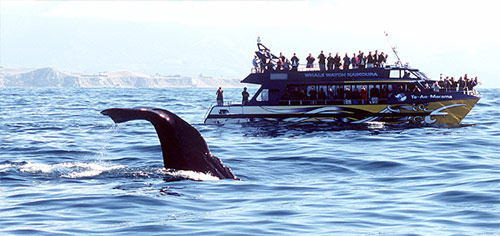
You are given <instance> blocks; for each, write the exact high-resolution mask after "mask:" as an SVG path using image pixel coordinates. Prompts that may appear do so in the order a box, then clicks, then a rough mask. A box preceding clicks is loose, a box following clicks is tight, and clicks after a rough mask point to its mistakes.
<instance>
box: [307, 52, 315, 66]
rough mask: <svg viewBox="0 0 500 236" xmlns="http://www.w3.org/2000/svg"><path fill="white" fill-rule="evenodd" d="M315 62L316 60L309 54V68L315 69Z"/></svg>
mask: <svg viewBox="0 0 500 236" xmlns="http://www.w3.org/2000/svg"><path fill="white" fill-rule="evenodd" d="M314 60H316V59H315V58H314V57H313V56H312V55H311V53H309V56H308V57H307V58H306V61H307V66H306V67H307V68H313V67H314Z"/></svg>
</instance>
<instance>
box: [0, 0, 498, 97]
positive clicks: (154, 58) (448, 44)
mask: <svg viewBox="0 0 500 236" xmlns="http://www.w3.org/2000/svg"><path fill="white" fill-rule="evenodd" d="M499 6H500V2H499V3H497V1H485V0H476V1H447V0H444V1H438V0H432V1H431V0H423V1H401V0H377V1H369V0H358V1H335V0H332V1H227V0H226V1H210V0H205V1H169V0H164V1H158V0H157V1H131V0H128V1H118V0H114V1H28V0H22V1H17V0H16V1H14V0H0V66H2V67H4V68H18V67H53V68H56V69H59V70H63V71H73V72H88V73H97V72H105V71H116V70H129V71H134V72H140V73H144V74H147V75H155V74H160V75H183V76H198V75H200V74H202V75H204V76H214V77H230V78H239V79H243V78H244V77H245V76H246V75H247V74H248V73H249V72H250V69H251V60H252V58H253V53H254V51H255V50H256V39H257V37H258V36H260V37H261V38H262V40H263V43H264V44H265V45H266V46H268V47H269V48H270V49H271V50H272V51H273V52H274V53H275V54H278V53H279V52H283V53H284V55H285V56H288V57H290V56H291V54H293V53H294V52H295V53H297V55H298V56H299V58H302V62H303V61H304V59H305V57H306V56H307V55H308V54H309V53H312V54H313V55H315V56H317V55H318V54H319V52H320V51H321V50H324V51H325V52H326V53H329V52H332V53H336V52H339V53H340V54H345V53H346V52H348V53H349V54H350V55H351V54H352V53H353V52H357V51H358V50H362V51H365V52H368V51H374V50H376V49H378V50H379V51H384V52H386V53H389V61H390V62H394V60H395V59H396V57H395V56H394V54H393V53H392V51H391V46H390V45H391V44H392V45H395V46H396V48H397V51H398V53H399V55H400V57H401V59H402V61H403V63H406V62H408V63H409V64H410V66H412V67H415V68H418V69H420V70H421V71H423V72H425V73H426V74H427V75H429V76H430V77H431V78H434V79H438V78H439V75H440V74H441V73H442V74H443V75H444V76H447V75H448V76H455V77H459V76H461V75H463V74H465V73H468V74H469V76H478V77H479V80H480V81H481V82H482V87H497V88H498V87H500V71H499V70H497V68H498V60H499V59H498V55H500V30H499V29H498V27H497V24H498V23H500V14H498V13H497V10H498V9H499ZM384 32H388V34H389V39H390V42H392V43H391V44H390V43H388V40H387V39H386V37H385V34H384Z"/></svg>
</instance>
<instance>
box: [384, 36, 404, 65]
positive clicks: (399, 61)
mask: <svg viewBox="0 0 500 236" xmlns="http://www.w3.org/2000/svg"><path fill="white" fill-rule="evenodd" d="M384 34H385V39H386V40H387V43H388V44H389V46H390V47H391V48H392V51H393V52H394V55H396V58H398V61H397V62H396V65H399V66H401V67H402V66H403V63H402V62H401V58H399V55H398V51H397V50H396V45H394V43H392V41H391V39H390V38H389V34H388V33H387V32H385V31H384ZM405 67H406V66H405Z"/></svg>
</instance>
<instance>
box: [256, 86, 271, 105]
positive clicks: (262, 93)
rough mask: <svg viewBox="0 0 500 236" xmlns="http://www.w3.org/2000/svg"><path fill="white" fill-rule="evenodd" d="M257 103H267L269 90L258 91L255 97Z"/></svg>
mask: <svg viewBox="0 0 500 236" xmlns="http://www.w3.org/2000/svg"><path fill="white" fill-rule="evenodd" d="M257 101H258V102H267V101H269V89H262V91H260V94H259V96H258V97H257Z"/></svg>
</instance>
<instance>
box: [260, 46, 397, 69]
mask: <svg viewBox="0 0 500 236" xmlns="http://www.w3.org/2000/svg"><path fill="white" fill-rule="evenodd" d="M387 56H388V55H387V54H384V52H381V53H379V52H378V50H375V53H372V52H371V51H370V52H368V54H367V55H366V54H365V53H364V52H362V51H359V52H358V54H356V53H353V54H352V56H351V57H349V54H348V53H345V56H344V57H341V56H340V55H339V53H338V52H337V53H336V54H335V56H332V53H328V57H327V56H325V54H324V52H323V51H321V52H320V54H319V55H318V56H317V57H313V56H312V54H311V53H309V56H308V57H307V58H306V62H307V63H306V68H314V62H315V61H316V59H318V65H319V70H320V71H333V70H347V69H357V68H375V67H384V65H385V64H386V63H387ZM299 61H300V59H299V58H298V57H297V54H296V53H294V54H293V56H292V57H291V58H290V59H288V58H286V57H285V56H284V55H283V53H281V52H280V55H279V57H278V58H276V62H275V61H273V60H272V56H271V54H270V53H268V52H265V53H264V56H263V57H261V58H259V57H257V56H255V57H254V59H253V62H252V64H253V66H254V69H255V71H256V72H258V73H260V72H264V71H266V70H277V71H289V70H290V71H297V70H298V67H299V65H300V63H299Z"/></svg>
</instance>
